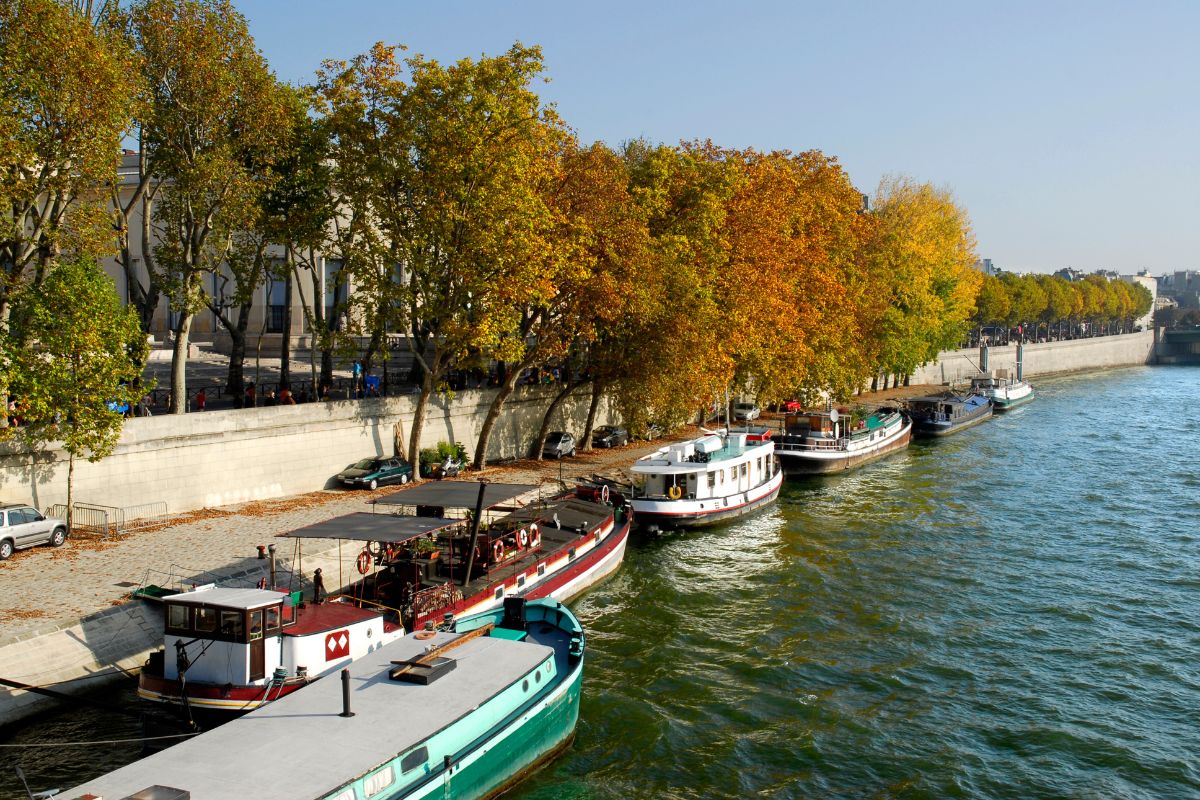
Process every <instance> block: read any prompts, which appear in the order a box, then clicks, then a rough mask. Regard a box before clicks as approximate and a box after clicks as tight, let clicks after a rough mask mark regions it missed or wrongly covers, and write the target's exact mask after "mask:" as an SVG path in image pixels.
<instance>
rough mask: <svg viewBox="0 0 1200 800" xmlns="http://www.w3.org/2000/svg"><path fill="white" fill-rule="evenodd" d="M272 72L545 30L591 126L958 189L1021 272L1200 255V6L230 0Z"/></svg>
mask: <svg viewBox="0 0 1200 800" xmlns="http://www.w3.org/2000/svg"><path fill="white" fill-rule="evenodd" d="M234 2H235V3H236V4H237V6H238V8H239V9H241V10H242V12H243V13H245V14H246V16H247V17H248V18H249V20H250V26H251V31H252V32H253V34H254V36H255V38H256V40H257V42H258V45H259V47H260V48H261V49H262V51H263V53H264V54H265V55H266V57H267V59H268V60H269V61H270V63H271V65H272V67H273V68H274V70H275V71H276V73H277V74H278V75H279V77H280V78H282V79H284V80H288V81H292V82H308V81H310V80H311V79H312V75H313V72H314V70H315V69H316V68H317V66H318V65H319V64H320V62H321V61H322V60H323V59H326V58H343V59H344V58H349V57H351V56H353V55H355V54H357V53H361V52H364V51H366V50H367V49H368V48H369V47H370V46H371V44H372V43H374V42H376V41H385V42H389V43H401V44H405V45H407V46H408V47H409V49H410V50H411V51H414V52H419V53H422V54H424V55H426V56H430V57H433V58H437V59H439V60H455V59H458V58H462V57H475V56H478V55H480V54H481V53H487V54H498V53H500V52H503V51H504V50H506V49H508V47H509V46H511V45H512V43H513V42H514V41H518V40H519V41H521V42H524V43H526V44H539V45H541V46H542V48H543V51H544V53H545V60H546V68H547V75H548V76H549V77H550V79H551V82H550V83H549V84H548V85H546V86H543V87H541V88H540V90H539V91H540V92H541V94H542V96H543V97H544V98H545V99H546V100H547V101H548V102H552V103H555V104H556V105H557V107H558V109H559V112H560V114H561V115H562V116H563V118H564V119H565V120H566V121H567V122H568V123H569V124H570V125H571V126H572V127H573V128H575V130H576V131H577V132H578V134H579V136H580V138H581V139H582V140H584V141H592V140H596V139H600V140H603V141H606V142H608V143H610V144H614V145H615V144H618V143H620V142H621V141H623V140H625V139H630V138H633V137H638V136H644V137H646V138H648V139H650V140H652V141H656V142H666V143H671V144H673V143H676V142H678V141H680V140H684V139H703V138H711V139H712V140H713V141H714V142H716V143H718V144H720V145H725V146H730V147H747V146H752V147H756V148H759V149H764V150H766V149H776V148H787V149H791V150H808V149H813V148H815V149H819V150H822V151H824V152H825V153H827V154H829V155H833V156H836V157H837V158H838V160H839V161H840V162H841V163H842V164H843V165H844V166H845V167H846V169H847V170H848V172H849V173H850V176H851V178H852V179H853V180H854V182H855V183H856V185H858V186H859V188H860V189H862V190H863V191H865V192H867V193H871V194H873V193H874V189H875V186H876V185H877V184H878V182H879V179H880V177H882V176H884V175H887V174H904V175H910V176H912V177H914V178H917V179H919V180H922V181H929V182H931V183H934V184H936V185H939V186H943V187H946V188H949V189H950V190H952V191H953V192H954V194H955V197H956V198H957V199H958V202H959V203H960V204H961V205H962V206H963V207H965V208H966V209H967V211H968V213H969V214H970V216H971V219H972V221H973V224H974V228H975V232H976V236H977V239H978V242H979V253H980V255H981V256H983V257H989V258H991V259H993V261H994V262H995V263H996V265H997V266H1000V267H1002V268H1004V269H1010V270H1016V271H1039V272H1048V271H1053V270H1054V269H1057V268H1059V267H1063V266H1073V267H1076V268H1078V269H1084V270H1087V271H1091V270H1093V269H1099V268H1107V269H1116V270H1119V271H1121V272H1123V273H1128V272H1133V271H1135V270H1138V269H1149V270H1150V271H1151V273H1153V274H1156V275H1157V274H1162V273H1164V272H1168V271H1172V270H1175V269H1196V268H1200V220H1198V219H1197V217H1198V212H1200V202H1198V201H1197V197H1198V195H1197V191H1198V188H1200V155H1198V152H1200V2H1160V1H1159V0H1155V1H1154V2H1149V3H1133V2H1129V3H1109V2H1091V3H1085V2H1054V0H1049V1H1047V2H1008V3H984V2H975V1H974V0H968V2H950V1H949V0H947V1H946V2H940V3H933V2H919V1H918V0H909V1H908V2H902V3H897V2H865V1H864V2H836V1H835V2H828V0H825V2H820V3H816V2H775V3H744V4H729V3H712V2H707V1H702V0H695V1H694V2H670V3H667V2H649V1H648V0H643V2H638V3H630V2H626V1H625V0H609V2H605V3H584V2H571V0H558V2H507V3H506V2H494V1H493V2H454V1H453V0H438V1H437V2H434V1H433V0H425V2H420V3H417V2H401V1H400V0H391V1H389V0H361V1H360V0H342V2H338V3H329V2H315V0H287V2H281V0H240V2H239V0H234Z"/></svg>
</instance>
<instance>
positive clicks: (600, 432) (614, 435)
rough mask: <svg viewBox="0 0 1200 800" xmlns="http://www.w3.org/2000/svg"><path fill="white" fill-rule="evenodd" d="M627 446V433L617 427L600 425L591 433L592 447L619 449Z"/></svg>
mask: <svg viewBox="0 0 1200 800" xmlns="http://www.w3.org/2000/svg"><path fill="white" fill-rule="evenodd" d="M626 444H629V431H627V430H625V429H624V428H622V427H620V426H618V425H601V426H600V427H599V428H596V430H595V431H593V432H592V447H621V446H622V445H626Z"/></svg>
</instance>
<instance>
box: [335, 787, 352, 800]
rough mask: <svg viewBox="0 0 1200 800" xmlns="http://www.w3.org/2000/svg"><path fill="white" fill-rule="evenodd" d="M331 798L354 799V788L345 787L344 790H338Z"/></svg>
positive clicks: (337, 799)
mask: <svg viewBox="0 0 1200 800" xmlns="http://www.w3.org/2000/svg"><path fill="white" fill-rule="evenodd" d="M333 800H354V790H353V789H346V790H345V791H342V792H338V793H337V796H335V797H334V798H333Z"/></svg>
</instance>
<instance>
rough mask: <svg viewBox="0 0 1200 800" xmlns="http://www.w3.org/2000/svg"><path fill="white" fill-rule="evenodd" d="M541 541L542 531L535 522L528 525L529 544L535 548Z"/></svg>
mask: <svg viewBox="0 0 1200 800" xmlns="http://www.w3.org/2000/svg"><path fill="white" fill-rule="evenodd" d="M541 543H542V532H541V531H539V530H538V526H537V523H534V524H533V525H530V526H529V546H530V547H534V548H536V547H537V546H538V545H540V544H541Z"/></svg>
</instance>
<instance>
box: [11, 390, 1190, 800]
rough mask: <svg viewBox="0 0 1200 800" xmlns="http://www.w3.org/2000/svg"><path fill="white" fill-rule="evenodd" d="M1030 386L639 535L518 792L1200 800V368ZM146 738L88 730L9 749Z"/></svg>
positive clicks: (110, 763)
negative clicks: (542, 765)
mask: <svg viewBox="0 0 1200 800" xmlns="http://www.w3.org/2000/svg"><path fill="white" fill-rule="evenodd" d="M1035 385H1036V387H1037V389H1038V398H1037V399H1036V400H1035V401H1034V402H1033V403H1031V404H1029V405H1027V406H1025V407H1023V408H1020V409H1018V410H1015V411H1013V412H1010V413H1009V414H1007V415H1005V416H1001V417H997V418H995V419H993V420H991V421H989V422H987V423H985V424H983V425H981V426H978V427H976V428H974V429H971V430H968V431H965V432H963V433H960V434H957V435H955V436H953V437H950V438H948V439H945V440H937V441H932V442H915V443H914V444H913V445H912V446H911V447H910V448H909V449H908V450H907V451H905V452H903V453H900V454H897V455H895V456H892V457H889V458H887V459H885V460H883V461H880V462H876V463H874V464H870V465H867V466H865V467H863V468H861V469H859V470H857V471H855V472H852V473H849V474H846V475H841V476H833V477H826V478H808V479H803V480H795V479H793V480H790V481H788V482H787V483H785V485H784V489H783V492H782V494H781V496H780V500H779V503H778V504H776V505H775V506H773V507H770V508H768V509H765V510H763V511H762V512H760V513H759V514H757V515H755V516H753V517H751V518H748V519H745V520H742V521H739V522H736V523H733V524H730V525H725V526H721V527H717V528H713V529H709V530H702V531H696V532H690V533H683V534H672V535H664V536H659V537H656V538H648V537H638V536H636V535H635V538H634V539H633V540H632V541H631V543H630V547H629V550H628V552H627V554H626V561H625V565H624V566H623V567H622V569H621V571H620V572H619V573H618V574H617V575H616V576H615V577H614V578H613V579H612V580H610V581H609V582H607V583H606V584H604V585H603V586H601V587H598V588H597V589H595V590H593V591H592V592H590V593H589V594H588V595H586V596H585V597H584V598H583V599H582V600H580V601H579V602H578V603H577V604H576V605H575V608H576V611H577V612H578V614H579V615H580V617H581V619H582V621H583V623H584V625H585V629H586V630H587V633H588V644H589V647H588V656H587V657H588V663H587V672H586V678H585V694H584V701H583V708H582V714H581V719H580V724H579V728H578V733H577V737H576V740H575V742H574V744H573V746H572V747H571V749H570V750H569V751H567V753H566V754H565V755H564V756H563V757H562V758H560V759H559V760H557V761H556V762H554V763H553V764H552V765H551V766H549V767H548V768H547V769H545V770H543V771H542V772H540V773H539V774H538V775H536V776H535V777H533V778H532V779H531V780H529V781H528V782H526V783H525V784H523V785H522V786H521V787H520V788H519V789H518V790H517V791H515V792H513V793H512V794H511V795H509V796H510V797H513V798H520V800H535V799H536V800H550V799H551V798H556V799H557V798H570V799H578V800H584V799H587V800H592V799H593V798H594V799H595V800H609V799H610V798H611V799H613V800H616V799H617V798H732V797H756V798H759V797H760V798H805V797H818V798H820V797H846V798H893V797H894V798H923V797H931V798H932V797H995V798H1039V797H1047V798H1059V797H1062V798H1165V797H1200V764H1198V762H1197V759H1198V757H1200V755H1198V754H1200V730H1198V726H1200V569H1198V568H1200V524H1198V523H1200V495H1198V493H1197V489H1198V487H1200V461H1198V456H1200V452H1198V448H1197V445H1198V444H1200V370H1192V369H1184V368H1179V369H1171V368H1134V369H1124V370H1115V371H1111V372H1106V373H1100V374H1092V375H1086V376H1075V377H1061V378H1045V379H1041V380H1037V381H1035ZM121 691H123V692H125V694H126V695H128V694H129V690H128V688H124V689H122V690H121ZM139 734H140V728H138V725H137V722H136V721H134V720H131V721H128V722H127V721H124V720H120V719H117V718H111V717H107V716H105V715H99V714H95V713H94V712H84V713H80V712H73V713H72V714H69V715H68V714H59V715H52V716H48V717H42V718H39V719H38V720H36V721H34V722H32V723H30V724H28V725H25V726H23V727H22V728H20V729H17V730H15V731H12V732H11V735H9V736H8V738H7V742H8V743H36V742H39V741H43V742H44V741H52V740H53V739H54V738H55V737H58V738H59V739H60V740H61V739H62V738H64V737H67V740H70V739H72V738H74V739H94V738H99V737H100V736H106V737H110V738H117V737H119V736H123V735H126V736H137V735H139ZM298 735H303V733H302V731H298ZM137 754H138V750H137V748H136V747H135V746H114V747H108V748H100V749H97V748H88V749H86V750H82V749H71V750H64V751H47V750H45V749H23V750H19V751H17V750H11V749H10V750H3V751H0V759H2V761H3V762H4V763H5V764H6V765H7V766H4V767H3V768H0V798H20V797H24V794H23V793H21V792H20V791H19V784H17V783H15V779H14V777H13V771H12V769H11V765H12V764H13V763H17V762H18V761H19V762H20V763H22V764H23V765H24V767H25V772H26V774H27V775H28V776H29V778H30V783H31V785H32V786H33V788H35V789H38V788H48V787H50V786H59V787H65V786H70V785H73V782H75V783H77V782H79V781H81V780H83V779H85V778H87V777H89V775H91V774H94V773H97V772H103V771H105V770H107V769H111V768H113V767H114V766H117V765H118V764H120V763H124V762H125V761H127V760H129V759H131V758H135V757H136V756H137Z"/></svg>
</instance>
